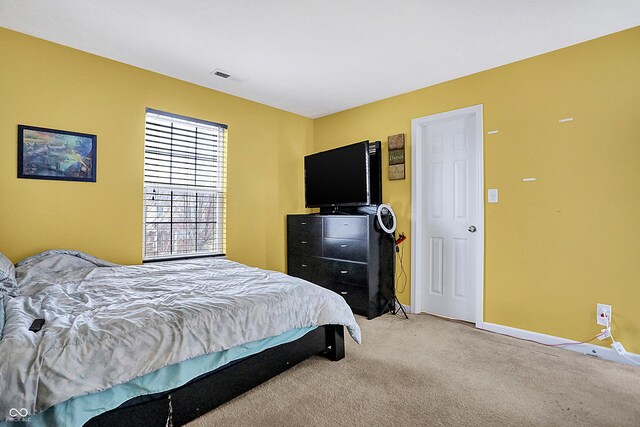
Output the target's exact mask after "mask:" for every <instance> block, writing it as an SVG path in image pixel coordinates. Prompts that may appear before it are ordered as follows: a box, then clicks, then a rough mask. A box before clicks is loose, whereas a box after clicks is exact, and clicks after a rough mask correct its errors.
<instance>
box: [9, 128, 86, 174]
mask: <svg viewBox="0 0 640 427" xmlns="http://www.w3.org/2000/svg"><path fill="white" fill-rule="evenodd" d="M97 139H98V138H97V136H96V135H90V134H86V133H79V132H70V131H64V130H57V129H47V128H41V127H35V126H25V125H19V126H18V178H29V179H49V180H61V181H84V182H96V159H97Z"/></svg>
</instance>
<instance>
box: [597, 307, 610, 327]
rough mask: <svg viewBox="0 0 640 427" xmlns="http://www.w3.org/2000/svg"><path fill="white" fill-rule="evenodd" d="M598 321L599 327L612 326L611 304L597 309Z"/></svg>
mask: <svg viewBox="0 0 640 427" xmlns="http://www.w3.org/2000/svg"><path fill="white" fill-rule="evenodd" d="M596 316H597V318H596V321H597V322H598V325H603V326H608V325H610V324H611V306H610V305H609V304H598V307H597V309H596Z"/></svg>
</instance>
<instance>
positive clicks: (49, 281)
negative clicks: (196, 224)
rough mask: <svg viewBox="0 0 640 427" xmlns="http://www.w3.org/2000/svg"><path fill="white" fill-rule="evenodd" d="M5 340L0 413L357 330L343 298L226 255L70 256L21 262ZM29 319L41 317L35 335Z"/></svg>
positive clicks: (8, 301) (356, 334)
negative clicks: (136, 259)
mask: <svg viewBox="0 0 640 427" xmlns="http://www.w3.org/2000/svg"><path fill="white" fill-rule="evenodd" d="M16 274H17V278H18V289H17V291H16V292H15V296H14V297H12V298H5V305H6V307H5V308H6V325H5V327H4V330H3V331H2V338H1V339H0V420H1V419H11V416H10V412H11V413H14V412H16V411H15V410H14V411H11V408H18V409H21V408H26V410H27V411H28V413H29V414H33V413H35V412H38V411H42V410H44V409H46V408H48V407H50V406H52V405H54V404H56V403H59V402H63V401H65V400H67V399H69V398H71V397H73V396H79V395H83V394H87V393H92V392H96V391H99V390H103V389H106V388H109V387H112V386H114V385H117V384H121V383H123V382H126V381H129V380H131V379H133V378H136V377H138V376H141V375H144V374H147V373H149V372H152V371H155V370H157V369H160V368H162V367H164V366H167V365H170V364H174V363H178V362H181V361H184V360H186V359H189V358H193V357H197V356H200V355H203V354H208V353H211V352H215V351H220V350H224V349H228V348H231V347H234V346H238V345H242V344H244V343H247V342H250V341H255V340H259V339H262V338H266V337H270V336H275V335H278V334H281V333H284V332H286V331H288V330H291V329H294V328H302V327H308V326H316V325H325V324H340V325H344V326H346V327H347V329H348V331H349V332H350V334H351V336H352V337H353V338H354V339H355V340H356V341H357V342H360V329H359V328H358V325H357V324H356V322H355V319H354V317H353V314H352V313H351V310H350V309H349V307H348V306H347V304H346V303H345V301H344V300H343V299H342V297H340V296H339V295H337V294H335V293H333V292H330V291H327V290H325V289H323V288H321V287H319V286H316V285H313V284H311V283H309V282H306V281H304V280H300V279H296V278H293V277H290V276H287V275H285V274H282V273H277V272H273V271H265V270H260V269H257V268H251V267H247V266H245V265H242V264H238V263H236V262H232V261H228V260H222V259H200V260H191V261H179V262H165V263H154V264H146V265H142V266H119V265H114V264H111V263H108V262H106V261H102V260H99V259H97V258H94V257H91V256H89V255H86V254H83V253H79V252H72V251H48V252H45V253H42V254H39V255H36V256H34V257H31V258H28V259H26V260H24V261H22V262H20V263H19V264H18V265H17V269H16ZM36 318H44V319H46V323H45V324H44V327H43V328H42V330H41V331H40V332H35V333H34V332H30V331H29V330H28V329H29V326H30V325H31V323H32V321H33V320H34V319H36Z"/></svg>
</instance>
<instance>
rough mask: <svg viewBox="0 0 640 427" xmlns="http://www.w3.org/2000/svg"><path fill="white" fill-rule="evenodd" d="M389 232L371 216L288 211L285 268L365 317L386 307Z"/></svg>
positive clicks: (389, 286)
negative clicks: (335, 296)
mask: <svg viewBox="0 0 640 427" xmlns="http://www.w3.org/2000/svg"><path fill="white" fill-rule="evenodd" d="M393 250H394V242H393V237H392V236H390V235H388V234H386V233H384V232H383V231H380V228H379V227H378V226H377V219H376V216H375V215H373V214H363V215H325V214H312V215H287V271H288V273H289V275H291V276H295V277H300V278H302V279H305V280H308V281H310V282H313V283H315V284H317V285H320V286H322V287H325V288H327V289H331V290H332V291H335V292H337V293H339V294H340V295H342V296H343V297H344V299H345V300H346V301H347V304H349V306H350V307H351V309H352V310H353V312H354V313H357V314H362V315H364V316H367V317H368V318H369V319H373V318H374V317H378V316H380V315H381V314H382V313H384V312H386V311H389V307H388V303H389V300H390V299H391V298H392V297H393V290H394V288H393V279H394V277H393V275H394V273H393V262H394V253H393Z"/></svg>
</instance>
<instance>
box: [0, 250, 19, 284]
mask: <svg viewBox="0 0 640 427" xmlns="http://www.w3.org/2000/svg"><path fill="white" fill-rule="evenodd" d="M17 286H18V283H17V282H16V268H15V266H14V265H13V263H12V262H11V260H10V259H9V258H7V257H6V256H4V254H3V253H1V252H0V295H5V294H8V293H10V292H11V291H13V290H15V288H16V287H17Z"/></svg>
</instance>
